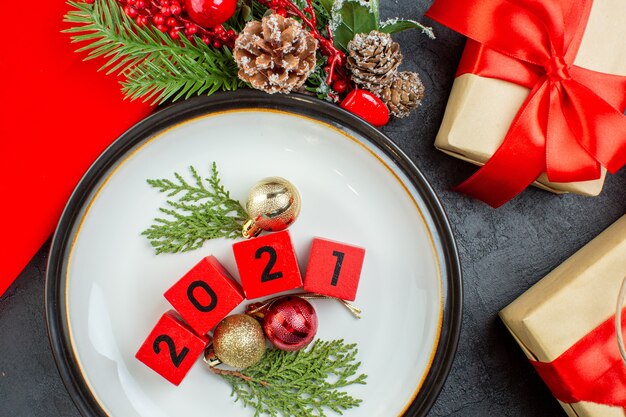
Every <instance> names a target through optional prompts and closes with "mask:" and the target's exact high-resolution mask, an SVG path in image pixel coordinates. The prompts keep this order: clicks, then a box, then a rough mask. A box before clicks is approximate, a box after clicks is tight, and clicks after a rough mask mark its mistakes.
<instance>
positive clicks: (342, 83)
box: [333, 80, 348, 94]
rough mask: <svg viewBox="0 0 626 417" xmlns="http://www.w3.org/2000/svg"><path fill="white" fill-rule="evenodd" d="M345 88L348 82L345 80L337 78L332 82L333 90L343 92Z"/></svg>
mask: <svg viewBox="0 0 626 417" xmlns="http://www.w3.org/2000/svg"><path fill="white" fill-rule="evenodd" d="M347 89H348V82H347V81H346V80H337V81H335V82H334V83H333V90H335V91H336V92H338V93H339V94H341V93H343V92H344V91H346V90H347Z"/></svg>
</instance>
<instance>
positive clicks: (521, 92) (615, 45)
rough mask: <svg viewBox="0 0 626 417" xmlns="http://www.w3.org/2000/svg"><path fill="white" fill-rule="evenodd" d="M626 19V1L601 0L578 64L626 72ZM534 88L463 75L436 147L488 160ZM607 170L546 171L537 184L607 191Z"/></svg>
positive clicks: (591, 193) (476, 161)
mask: <svg viewBox="0 0 626 417" xmlns="http://www.w3.org/2000/svg"><path fill="white" fill-rule="evenodd" d="M573 1H574V0H573ZM624 22H626V2H624V0H595V1H594V2H593V6H592V8H591V14H590V16H589V20H588V22H587V26H586V28H585V32H584V36H583V39H582V43H581V45H580V48H579V50H578V54H577V56H576V60H575V61H574V64H575V65H578V66H580V67H584V68H587V69H591V70H595V71H599V72H604V73H611V74H616V75H626V40H625V39H626V24H624ZM503 36H506V34H503ZM529 92H530V90H529V89H527V88H526V87H522V86H520V85H517V84H514V83H510V82H508V81H503V80H499V79H494V78H485V77H481V76H478V75H474V74H463V75H461V76H459V77H457V78H456V79H455V80H454V84H453V86H452V91H451V93H450V98H449V100H448V105H447V107H446V112H445V115H444V118H443V121H442V124H441V128H440V130H439V133H438V135H437V138H436V140H435V147H437V149H439V150H441V151H443V152H445V153H447V154H449V155H452V156H454V157H456V158H459V159H462V160H465V161H468V162H471V163H473V164H475V165H483V164H484V163H485V162H486V161H487V160H488V159H489V158H490V157H491V155H493V154H494V152H495V151H496V150H497V149H498V147H499V146H500V144H502V141H503V140H504V137H505V135H506V133H507V131H508V130H509V126H510V125H511V122H512V121H513V118H514V117H515V115H516V114H517V111H518V110H519V108H520V107H521V105H522V104H523V102H524V100H525V99H526V97H527V96H528V94H529ZM605 175H606V170H605V169H604V168H603V169H602V176H601V177H600V178H599V179H597V180H593V181H584V182H572V183H554V182H549V181H548V179H547V177H546V175H545V174H542V175H541V176H540V177H539V178H538V179H537V181H536V182H535V183H534V185H535V186H537V187H540V188H543V189H546V190H549V191H552V192H555V193H564V192H572V193H577V194H582V195H588V196H595V195H598V194H599V193H600V191H601V190H602V185H603V183H604V177H605Z"/></svg>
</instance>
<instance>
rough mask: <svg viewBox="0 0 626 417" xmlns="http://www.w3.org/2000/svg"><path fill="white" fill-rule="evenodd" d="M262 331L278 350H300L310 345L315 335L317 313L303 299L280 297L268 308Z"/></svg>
mask: <svg viewBox="0 0 626 417" xmlns="http://www.w3.org/2000/svg"><path fill="white" fill-rule="evenodd" d="M263 330H264V331H265V335H266V336H267V338H268V339H269V341H270V342H272V344H273V345H274V346H276V347H277V348H278V349H281V350H287V351H294V350H300V349H302V348H304V347H306V346H307V345H308V344H309V343H311V341H312V340H313V338H314V337H315V333H317V313H316V312H315V309H314V308H313V306H312V305H311V303H309V302H308V301H306V300H305V299H303V298H300V297H295V296H286V297H282V298H279V299H277V300H276V301H274V302H272V303H271V305H270V306H269V307H268V309H267V312H266V313H265V319H264V320H263Z"/></svg>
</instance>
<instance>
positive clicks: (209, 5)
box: [185, 0, 237, 28]
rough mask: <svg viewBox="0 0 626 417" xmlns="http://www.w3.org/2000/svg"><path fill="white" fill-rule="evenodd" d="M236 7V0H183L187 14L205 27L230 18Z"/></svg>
mask: <svg viewBox="0 0 626 417" xmlns="http://www.w3.org/2000/svg"><path fill="white" fill-rule="evenodd" d="M236 8H237V0H185V10H186V11H187V14H188V15H189V17H190V18H191V20H193V21H194V22H196V23H197V24H199V25H200V26H202V27H205V28H212V27H215V26H217V25H221V24H222V23H224V22H225V21H227V20H228V19H230V18H231V16H232V15H233V14H234V13H235V9H236Z"/></svg>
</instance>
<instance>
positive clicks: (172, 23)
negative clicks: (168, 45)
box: [165, 17, 178, 28]
mask: <svg viewBox="0 0 626 417" xmlns="http://www.w3.org/2000/svg"><path fill="white" fill-rule="evenodd" d="M176 23H178V20H176V19H174V18H173V17H168V18H167V20H166V21H165V24H166V25H167V26H169V27H171V28H173V27H174V26H176Z"/></svg>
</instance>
